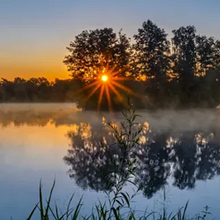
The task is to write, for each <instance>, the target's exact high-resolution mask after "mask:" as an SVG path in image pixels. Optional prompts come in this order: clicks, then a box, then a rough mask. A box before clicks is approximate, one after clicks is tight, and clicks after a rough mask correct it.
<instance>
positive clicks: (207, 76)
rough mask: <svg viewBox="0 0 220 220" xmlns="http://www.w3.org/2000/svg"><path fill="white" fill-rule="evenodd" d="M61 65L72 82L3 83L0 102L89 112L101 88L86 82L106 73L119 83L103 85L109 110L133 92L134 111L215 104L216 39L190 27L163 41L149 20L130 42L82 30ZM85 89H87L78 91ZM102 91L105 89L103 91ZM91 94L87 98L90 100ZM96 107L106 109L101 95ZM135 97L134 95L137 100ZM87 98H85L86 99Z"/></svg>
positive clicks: (219, 48) (219, 54) (219, 47)
mask: <svg viewBox="0 0 220 220" xmlns="http://www.w3.org/2000/svg"><path fill="white" fill-rule="evenodd" d="M67 49H68V51H69V54H68V55H67V56H66V57H65V58H64V64H65V65H67V68H68V71H70V72H71V76H72V79H70V80H58V79H57V80H56V81H55V82H53V83H49V82H48V81H47V80H46V79H45V78H38V79H33V78H32V79H30V80H27V81H25V80H23V79H20V78H16V79H15V80H14V81H13V82H10V81H7V80H5V79H3V80H2V81H1V84H0V100H1V101H3V102H5V101H19V102H20V101H30V102H35V101H53V102H55V101H59V102H60V101H61V102H62V101H77V103H78V106H79V107H83V108H85V109H94V108H97V106H98V105H99V103H100V92H101V86H100V88H98V89H97V90H96V91H95V92H93V90H94V87H95V86H93V87H89V84H92V83H94V82H95V81H97V80H98V79H99V78H100V74H101V73H105V74H108V73H109V72H108V70H113V71H114V72H116V73H117V75H116V76H117V77H120V78H122V77H123V78H127V79H129V80H124V81H120V84H121V85H122V86H116V84H114V85H115V89H117V91H118V93H119V94H120V96H119V95H118V94H117V91H115V90H113V89H112V87H109V96H110V97H111V105H112V107H113V108H121V107H123V105H122V100H125V99H126V96H127V95H128V94H129V92H128V90H124V88H125V87H127V88H129V89H131V90H133V91H135V95H134V94H132V93H130V96H133V97H132V98H133V100H132V101H133V103H134V104H135V106H136V107H137V108H170V107H171V108H176V107H181V108H182V107H214V106H216V105H218V104H219V101H220V84H219V82H220V41H219V40H216V39H214V38H213V37H207V36H203V35H199V34H197V32H196V29H195V27H194V26H186V27H180V28H179V29H176V30H173V31H172V36H171V38H170V39H168V35H167V33H166V32H165V31H164V29H162V28H160V27H158V26H157V25H156V24H154V23H153V22H152V21H150V20H148V21H146V22H144V23H143V24H142V26H141V28H139V29H138V31H137V33H136V34H135V35H134V36H133V38H132V39H130V38H128V37H127V36H126V35H125V34H122V32H121V31H120V32H119V33H115V32H114V31H113V29H112V28H104V29H96V30H90V31H83V32H82V33H81V34H79V35H77V36H76V37H75V39H74V41H73V42H71V43H70V45H69V47H67ZM83 87H87V88H88V89H84V90H82V89H81V90H80V88H83ZM106 93H107V91H106ZM91 94H92V96H91ZM104 95H105V96H104V98H103V99H102V103H101V105H100V108H101V109H106V108H108V106H109V99H108V97H107V95H106V94H104ZM138 95H139V96H138ZM88 97H89V99H88Z"/></svg>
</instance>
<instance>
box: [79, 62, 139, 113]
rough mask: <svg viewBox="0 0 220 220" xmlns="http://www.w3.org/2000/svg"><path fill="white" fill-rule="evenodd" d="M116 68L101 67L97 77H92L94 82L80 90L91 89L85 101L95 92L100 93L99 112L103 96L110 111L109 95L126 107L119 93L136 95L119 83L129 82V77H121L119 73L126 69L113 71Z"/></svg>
mask: <svg viewBox="0 0 220 220" xmlns="http://www.w3.org/2000/svg"><path fill="white" fill-rule="evenodd" d="M115 69H116V68H115V67H113V68H111V69H109V67H108V66H106V67H105V66H103V67H102V70H99V71H96V72H100V74H98V76H97V77H94V81H93V82H92V83H89V84H88V85H86V86H85V87H83V88H82V90H86V89H89V88H93V89H92V90H91V92H90V93H89V95H88V96H87V97H86V101H87V100H88V99H89V98H90V97H91V96H92V95H93V94H95V92H96V91H98V90H99V91H100V93H99V97H98V106H97V107H98V110H100V106H101V103H102V99H103V96H106V98H107V102H108V107H109V110H110V111H111V109H112V100H111V93H114V94H115V95H116V96H117V98H118V100H119V101H120V102H121V103H122V104H124V106H126V105H127V104H126V102H125V100H124V98H123V96H122V94H121V92H120V91H119V90H121V91H124V92H126V93H127V94H131V95H133V96H137V94H136V93H135V92H134V91H132V90H131V89H130V88H128V87H126V86H125V85H123V83H122V84H121V83H120V81H122V82H123V81H126V80H130V79H131V78H130V77H121V76H120V75H121V72H122V71H125V70H126V68H123V69H120V70H115Z"/></svg>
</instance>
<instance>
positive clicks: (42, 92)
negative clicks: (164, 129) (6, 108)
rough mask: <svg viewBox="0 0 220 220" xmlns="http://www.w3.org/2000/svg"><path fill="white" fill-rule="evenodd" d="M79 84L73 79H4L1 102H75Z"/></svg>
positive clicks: (0, 85)
mask: <svg viewBox="0 0 220 220" xmlns="http://www.w3.org/2000/svg"><path fill="white" fill-rule="evenodd" d="M77 89H78V85H77V82H76V81H74V80H72V79H67V80H60V79H55V81H52V82H50V81H48V80H47V79H46V78H44V77H39V78H30V79H28V80H25V79H23V78H20V77H16V78H14V80H11V81H10V80H7V79H4V78H2V80H1V82H0V101H1V102H75V101H76V100H77V99H76V90H77Z"/></svg>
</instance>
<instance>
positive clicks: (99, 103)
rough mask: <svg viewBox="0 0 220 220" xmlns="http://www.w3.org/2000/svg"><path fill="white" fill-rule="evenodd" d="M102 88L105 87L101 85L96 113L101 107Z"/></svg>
mask: <svg viewBox="0 0 220 220" xmlns="http://www.w3.org/2000/svg"><path fill="white" fill-rule="evenodd" d="M104 87H105V86H104V85H103V84H102V87H101V92H100V94H99V102H98V111H99V110H100V105H101V102H102V97H103V92H104Z"/></svg>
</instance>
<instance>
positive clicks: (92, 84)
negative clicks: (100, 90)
mask: <svg viewBox="0 0 220 220" xmlns="http://www.w3.org/2000/svg"><path fill="white" fill-rule="evenodd" d="M98 83H99V82H98V81H95V82H93V83H90V84H88V85H86V86H85V87H83V88H81V89H79V90H77V91H79V92H81V91H83V90H86V89H88V88H90V87H92V86H95V85H96V84H98Z"/></svg>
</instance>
